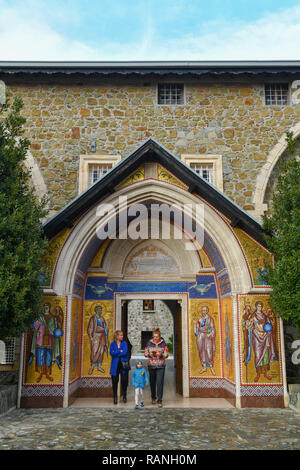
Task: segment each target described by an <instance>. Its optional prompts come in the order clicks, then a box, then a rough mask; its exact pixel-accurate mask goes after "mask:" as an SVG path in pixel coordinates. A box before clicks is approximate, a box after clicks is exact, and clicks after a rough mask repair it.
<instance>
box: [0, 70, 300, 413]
mask: <svg viewBox="0 0 300 470" xmlns="http://www.w3.org/2000/svg"><path fill="white" fill-rule="evenodd" d="M0 80H2V81H3V82H4V83H5V84H6V85H7V86H8V87H9V93H10V95H11V96H16V95H18V96H21V97H22V99H23V101H24V108H23V111H22V113H23V115H24V116H25V117H26V119H27V121H26V125H25V135H26V137H28V138H29V140H30V142H31V144H30V151H29V152H28V156H27V161H26V165H27V166H30V167H31V168H32V181H33V184H34V186H35V188H36V192H37V194H38V196H39V197H41V196H43V195H44V194H47V195H48V196H49V218H47V220H46V221H45V223H44V229H45V233H46V234H47V236H48V238H49V239H50V248H51V249H50V251H49V256H48V258H47V260H46V263H45V264H46V267H47V269H45V279H44V282H43V289H44V299H45V305H46V304H49V305H50V311H51V312H52V313H51V315H52V316H53V317H55V318H58V317H59V315H60V318H63V321H62V325H61V328H58V329H59V330H61V331H60V334H62V336H59V337H57V338H56V337H55V338H53V341H54V342H55V345H56V346H55V347H56V348H57V349H58V350H59V351H60V353H61V357H62V364H61V366H59V363H55V362H53V364H52V371H51V374H52V375H49V377H51V378H50V379H49V378H46V377H42V378H41V379H40V380H39V381H38V380H37V379H38V377H37V375H36V373H37V371H36V370H35V369H34V365H33V364H31V365H29V364H28V361H27V354H28V351H29V348H31V347H34V344H33V346H32V340H33V332H31V333H30V334H28V335H25V336H24V338H23V342H22V348H21V377H22V378H21V381H20V384H19V393H18V400H19V401H18V403H19V405H21V406H68V404H70V403H71V402H72V400H73V399H74V398H75V397H76V396H77V397H78V396H110V394H111V383H110V376H109V373H108V359H109V356H108V354H107V355H105V354H106V353H105V354H104V359H103V367H104V369H105V375H104V376H103V374H102V372H100V371H98V372H95V376H91V374H89V372H88V371H89V370H90V367H91V365H90V364H89V355H90V343H89V337H88V333H87V325H88V322H89V320H90V318H91V316H93V315H94V314H95V308H96V306H97V305H98V304H99V303H100V304H101V306H102V310H103V312H104V313H103V315H104V318H105V321H107V325H108V333H107V337H108V338H109V341H111V340H112V332H113V329H115V328H120V327H121V326H122V322H123V310H122V309H123V308H124V309H126V308H128V311H129V310H130V307H129V306H130V305H131V303H132V301H133V300H135V301H138V302H140V301H142V300H144V299H153V300H154V301H155V302H160V301H166V302H168V301H169V302H175V303H176V305H177V307H178V308H177V307H176V308H177V310H176V314H175V317H174V318H175V320H174V328H175V329H176V334H175V336H176V338H177V341H180V344H181V347H182V350H181V349H180V348H179V349H178V347H177V349H178V350H180V354H179V355H180V357H181V358H182V376H180V377H179V378H178V382H180V384H181V388H180V387H179V389H180V390H182V391H181V393H182V394H183V396H191V397H192V396H215V397H218V396H224V397H227V398H228V399H231V400H232V401H233V402H234V403H235V405H236V406H287V402H288V397H287V387H286V376H285V358H284V352H283V329H282V322H281V320H280V319H279V318H278V320H277V323H276V324H275V323H273V324H272V328H273V329H272V331H273V334H274V336H272V338H273V339H272V340H271V339H269V341H271V342H272V344H273V346H274V354H273V356H274V357H273V359H274V361H273V362H274V363H273V365H272V364H268V366H270V367H269V369H268V371H269V370H271V372H267V369H264V374H265V375H264V378H263V376H262V372H261V373H260V371H261V370H262V369H259V367H260V366H258V368H257V364H256V363H255V361H254V356H255V354H256V352H255V347H254V346H253V347H254V349H253V350H252V355H250V356H247V354H246V343H247V341H248V340H247V338H248V336H247V335H248V333H249V330H250V329H251V328H252V327H250V326H249V325H250V324H249V323H247V321H248V320H247V318H248V317H247V315H248V314H250V313H251V315H252V317H253V318H254V316H255V315H258V316H260V315H264V318H265V319H266V318H267V317H268V315H267V312H269V311H270V308H269V297H268V296H269V294H270V287H269V286H265V285H263V283H262V281H261V279H260V277H259V269H262V268H263V267H264V263H265V261H266V260H267V259H270V257H271V253H270V252H269V251H268V249H267V247H266V246H265V243H264V239H263V235H262V230H261V226H260V224H259V221H260V219H261V216H262V214H263V213H265V212H266V211H268V210H270V206H271V201H272V193H273V191H274V188H276V172H277V165H278V162H279V161H280V160H281V159H282V158H284V152H285V149H286V143H285V134H286V132H287V131H293V132H294V136H295V137H296V138H298V136H299V135H300V63H298V62H294V63H293V62H279V63H255V64H252V63H242V62H238V63H160V64H155V63H145V64H141V63H131V64H126V63H124V64H120V63H119V64H118V63H111V64H104V63H98V64H67V63H66V64H54V63H48V64H46V63H44V64H43V63H41V64H29V63H28V64H26V63H25V64H24V63H14V64H13V63H5V64H0ZM161 89H162V90H164V94H163V95H160V90H161ZM166 90H169V91H168V93H169V95H168V99H169V101H168V99H167V100H165V101H160V99H161V96H163V98H165V97H166V96H167V91H166ZM174 90H176V93H175V91H174ZM175 95H176V96H175ZM178 96H179V99H178V101H177V102H176V99H177V97H178ZM174 97H175V98H174ZM173 98H174V100H175V101H174V102H173V101H172V100H173ZM99 162H100V163H101V162H102V163H103V164H105V165H106V170H105V172H104V173H103V175H102V177H101V178H100V179H99V178H97V177H96V179H95V180H93V181H92V183H91V185H90V186H89V185H87V186H84V185H83V186H82V181H83V179H84V178H85V179H86V181H87V175H86V174H85V173H87V172H88V171H89V168H93V165H94V163H95V165H96V164H98V163H99ZM193 162H196V165H198V167H197V168H200V167H201V168H202V169H200V170H199V171H200V173H199V172H198V169H196V166H193ZM193 168H194V170H193ZM210 172H212V173H211V174H212V176H211V177H212V180H209V178H210V177H209V178H208V174H210ZM92 177H93V175H92ZM120 195H121V196H124V195H126V197H128V200H129V201H130V203H134V202H137V203H138V202H142V201H143V202H145V203H146V205H147V204H148V205H149V204H151V201H153V200H154V201H159V202H165V203H169V204H172V202H173V203H175V202H176V203H182V204H184V203H195V202H197V201H198V202H199V201H201V203H203V204H204V206H205V210H206V221H207V224H208V225H207V226H206V228H205V240H204V245H203V247H202V248H201V247H200V248H199V247H198V248H197V250H196V252H197V256H196V254H195V253H194V254H192V253H189V252H187V251H185V248H184V246H183V245H182V244H180V242H179V241H178V240H177V239H175V238H174V239H172V240H171V241H169V242H164V241H163V240H162V239H161V238H160V239H159V240H156V241H155V243H152V242H150V241H149V242H147V243H148V244H147V243H146V242H143V243H141V244H140V243H139V242H137V241H135V242H134V241H130V242H129V241H128V240H127V241H126V242H125V241H123V240H113V241H111V242H109V243H108V241H107V240H106V241H105V242H103V243H100V242H99V240H96V238H95V234H94V231H95V225H94V222H93V221H92V220H94V219H93V218H94V216H95V214H94V212H93V211H94V209H95V204H96V203H97V202H98V203H99V201H107V202H111V201H114V202H115V200H116V199H115V198H117V196H120ZM253 217H254V218H253ZM191 218H192V219H193V220H197V218H196V219H194V216H191ZM92 232H93V235H92ZM150 252H152V253H153V255H154V256H155V257H156V259H157V262H158V264H157V265H156V266H159V269H158V270H157V271H153V270H152V271H151V269H149V264H148V267H146V268H145V264H143V259H145V258H147V259H148V258H149V253H150ZM136 260H138V262H137V261H136ZM133 261H134V262H133ZM160 263H161V264H160ZM150 266H151V265H150ZM153 266H154V265H153ZM46 271H47V272H46ZM174 305H175V304H174ZM259 305H262V308H263V312H264V313H263V314H261V313H260V310H259V309H260V308H261V306H259ZM203 309H204V310H205V311H207V312H209V316H210V320H209V321H210V322H212V321H213V324H214V325H215V326H214V327H209V328H214V329H215V336H214V338H215V339H214V341H215V347H216V349H215V351H216V352H215V357H214V364H213V365H212V364H210V366H209V367H211V369H208V370H206V372H203V368H202V369H201V370H200V368H199V364H200V363H201V360H202V361H203V357H202V359H201V354H202V353H200V349H201V347H200V345H199V343H197V341H196V336H197V334H198V333H197V331H198V330H197V329H196V326H195V325H197V324H198V327H199V328H200V327H202V326H201V325H202V323H203V320H201V312H203V311H204V310H203ZM257 309H258V310H257ZM127 313H128V312H127ZM203 315H204V313H203ZM269 315H270V316H269V317H268V318H269V321H268V323H269V324H271V323H272V321H273V317H272V313H269ZM207 318H208V317H207ZM211 319H213V320H211ZM266 321H267V320H266ZM270 322H271V323H270ZM127 325H129V323H127ZM210 331H211V330H210ZM207 334H210V333H207ZM263 334H264V335H265V336H266V335H267V334H269V333H267V331H266V332H265V333H263ZM269 336H270V334H269ZM176 338H175V339H176ZM178 338H179V339H178ZM270 338H271V337H270ZM33 341H34V340H33ZM250 343H251V342H250ZM175 346H176V342H175ZM248 346H249V344H248ZM250 349H251V344H250ZM255 357H256V356H255ZM204 362H205V361H204ZM180 364H181V363H180ZM255 364H256V365H255ZM101 374H102V375H101ZM268 374H269V375H268Z"/></svg>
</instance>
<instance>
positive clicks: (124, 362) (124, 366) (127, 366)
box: [121, 359, 131, 370]
mask: <svg viewBox="0 0 300 470" xmlns="http://www.w3.org/2000/svg"><path fill="white" fill-rule="evenodd" d="M121 364H122V368H123V369H124V370H130V369H131V367H130V364H129V361H124V360H123V359H121Z"/></svg>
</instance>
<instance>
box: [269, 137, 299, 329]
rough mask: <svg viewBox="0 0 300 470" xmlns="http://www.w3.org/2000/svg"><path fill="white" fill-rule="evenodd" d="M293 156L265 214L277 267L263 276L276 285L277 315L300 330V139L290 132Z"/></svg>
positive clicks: (273, 298)
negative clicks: (271, 207)
mask: <svg viewBox="0 0 300 470" xmlns="http://www.w3.org/2000/svg"><path fill="white" fill-rule="evenodd" d="M286 141H287V152H288V156H289V158H288V159H287V160H285V161H283V162H281V164H280V166H279V175H278V181H277V186H276V191H275V193H274V196H273V209H272V213H271V214H270V215H265V216H264V217H263V228H264V230H265V233H266V234H265V239H266V241H267V243H268V247H269V249H270V250H271V251H272V253H273V254H274V260H275V263H274V266H267V272H266V273H265V274H264V275H263V276H264V280H265V282H266V283H267V284H268V285H270V286H271V287H272V293H271V303H272V307H273V308H274V309H275V311H276V312H277V315H278V316H280V317H282V318H283V319H285V320H287V321H288V322H289V323H290V324H292V325H293V326H295V327H296V328H297V330H298V332H299V331H300V158H299V156H297V151H296V149H297V145H298V142H297V141H296V140H295V139H294V138H293V134H292V133H290V132H289V133H287V136H286Z"/></svg>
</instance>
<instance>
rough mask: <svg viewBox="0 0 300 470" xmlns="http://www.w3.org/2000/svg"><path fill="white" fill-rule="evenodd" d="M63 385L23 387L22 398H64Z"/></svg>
mask: <svg viewBox="0 0 300 470" xmlns="http://www.w3.org/2000/svg"><path fill="white" fill-rule="evenodd" d="M63 396H64V387H63V385H35V386H32V385H29V386H26V385H23V387H22V397H63Z"/></svg>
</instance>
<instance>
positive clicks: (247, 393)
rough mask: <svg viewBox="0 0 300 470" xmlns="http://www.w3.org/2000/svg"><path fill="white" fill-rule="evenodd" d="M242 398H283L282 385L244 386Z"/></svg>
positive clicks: (242, 387)
mask: <svg viewBox="0 0 300 470" xmlns="http://www.w3.org/2000/svg"><path fill="white" fill-rule="evenodd" d="M241 396H244V397H278V396H283V386H282V385H279V386H278V385H273V386H272V385H265V386H261V385H254V386H253V385H242V386H241Z"/></svg>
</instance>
